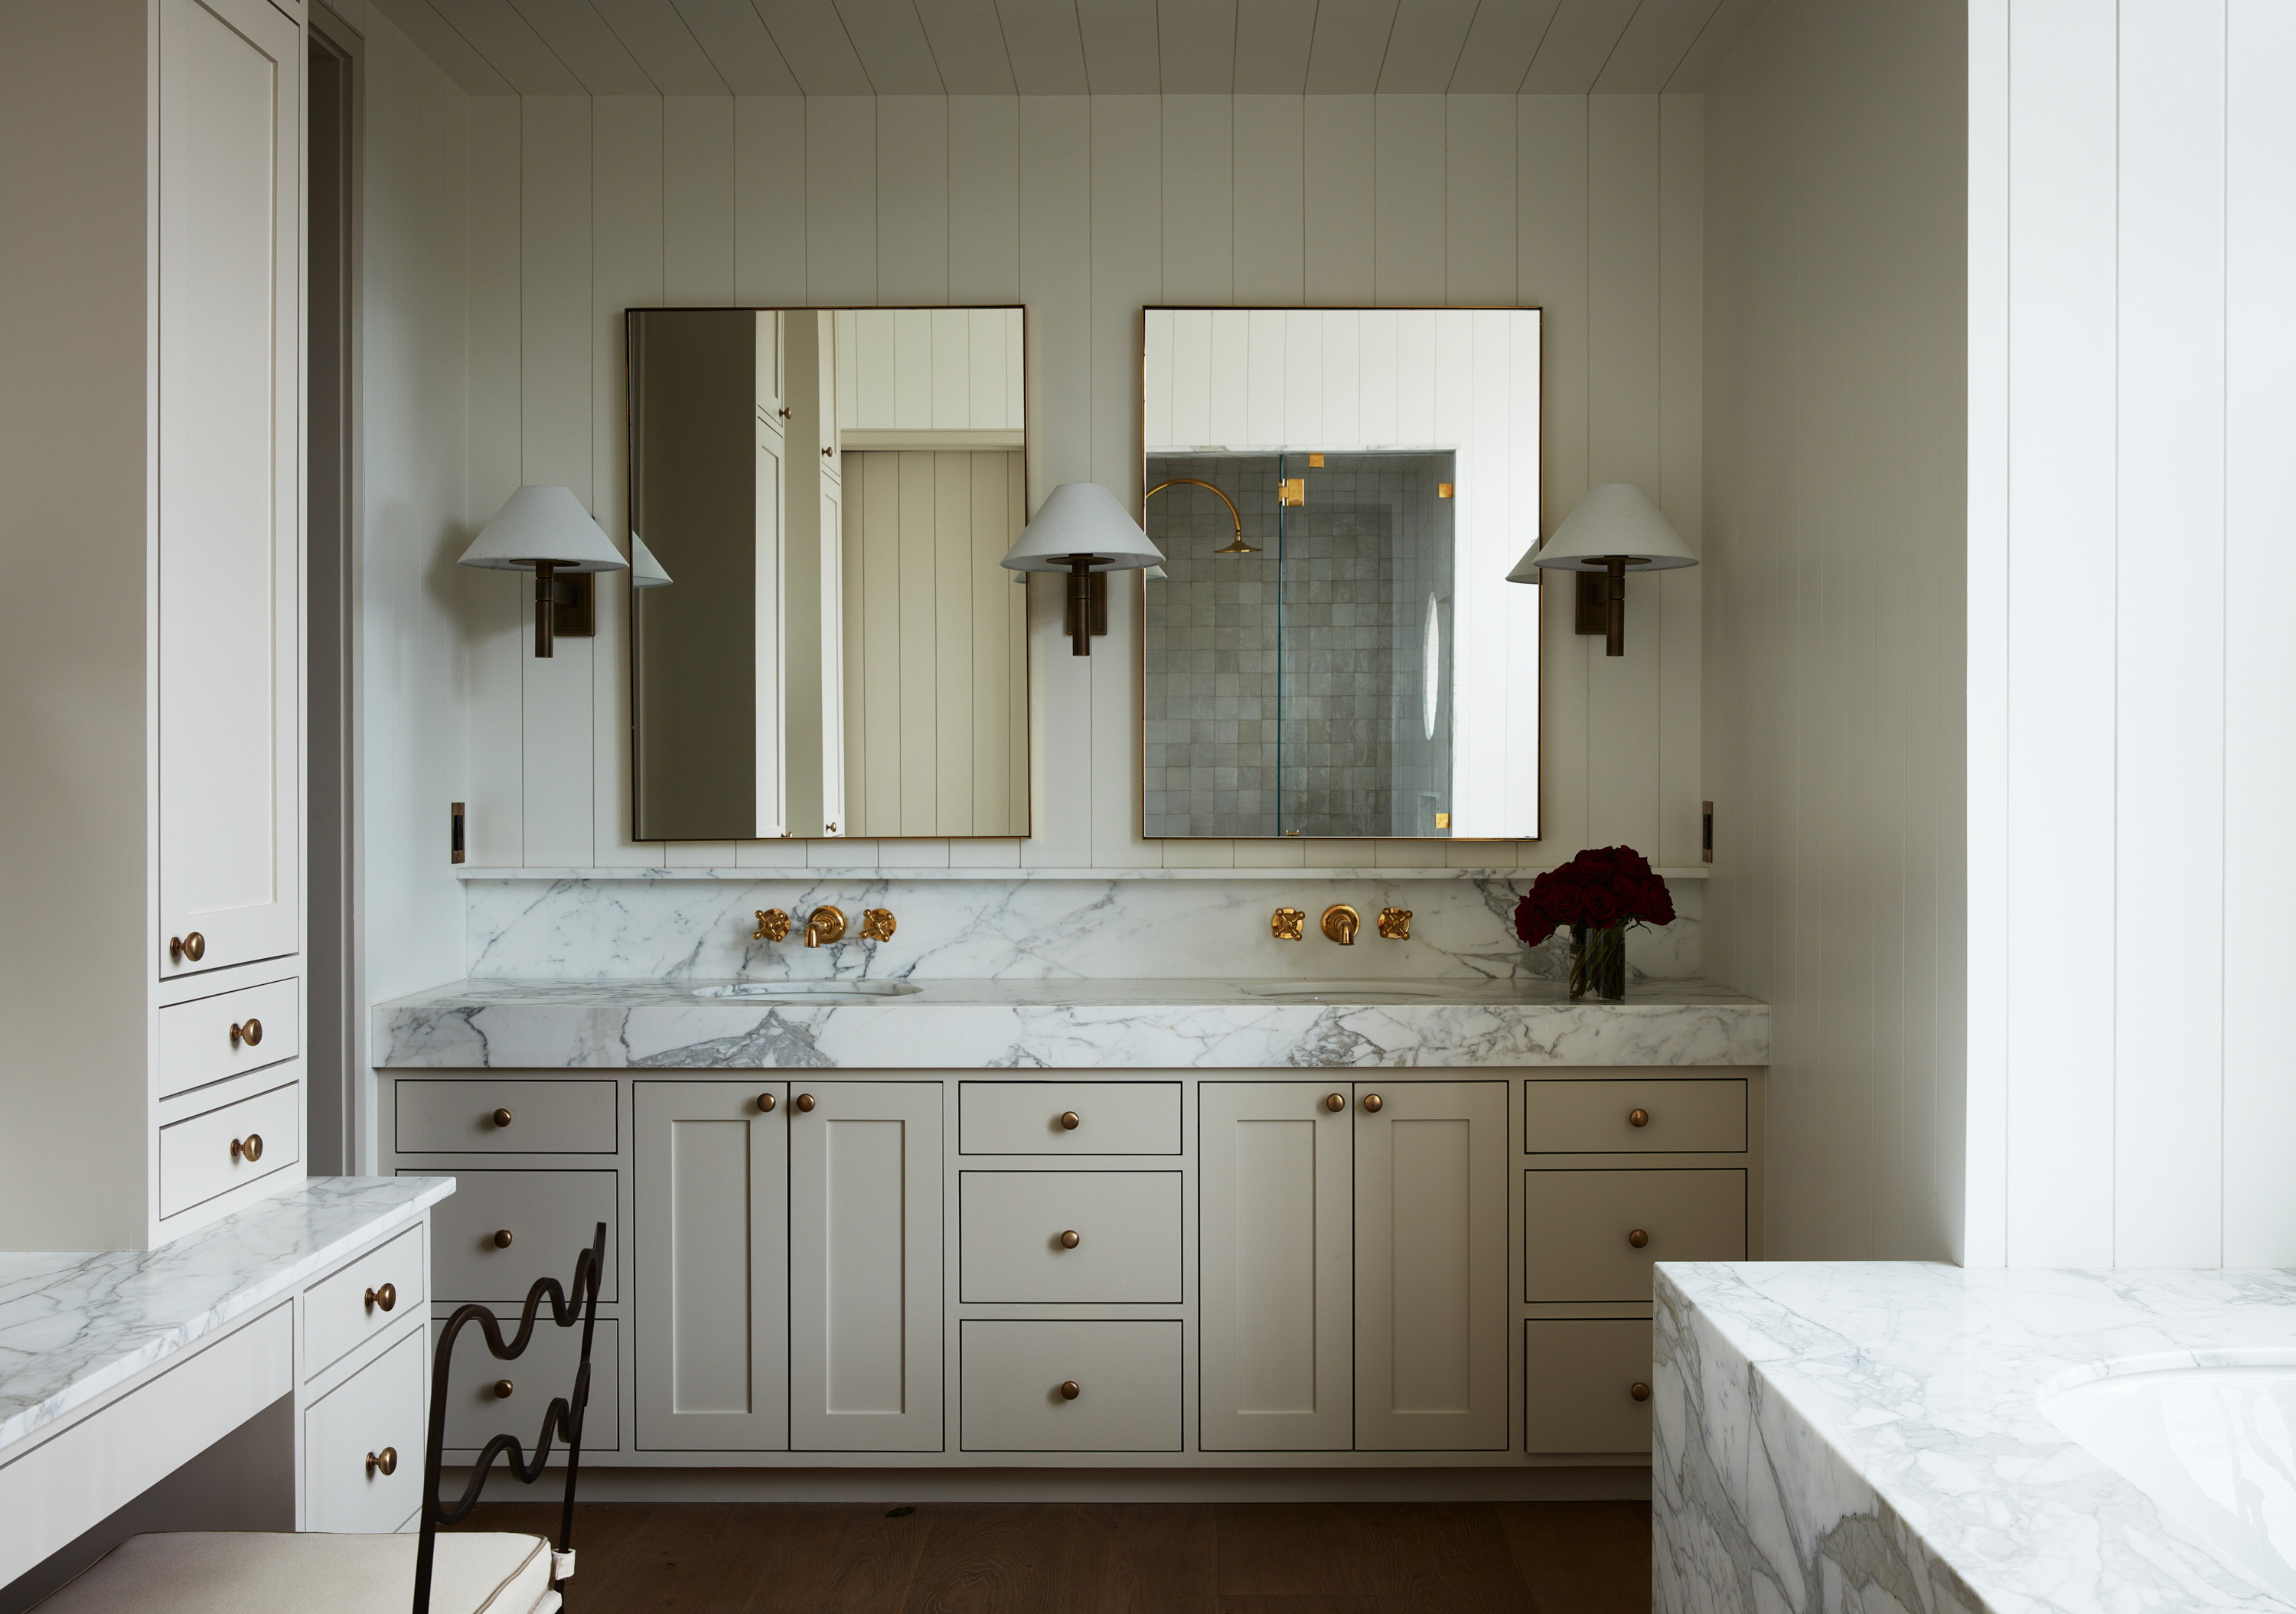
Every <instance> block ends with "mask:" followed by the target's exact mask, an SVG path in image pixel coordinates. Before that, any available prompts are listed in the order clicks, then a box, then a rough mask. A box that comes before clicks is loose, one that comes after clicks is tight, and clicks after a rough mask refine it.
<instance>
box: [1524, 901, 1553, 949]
mask: <svg viewBox="0 0 2296 1614" xmlns="http://www.w3.org/2000/svg"><path fill="white" fill-rule="evenodd" d="M1559 923H1561V921H1559V920H1557V919H1556V918H1555V917H1554V915H1553V914H1549V913H1547V912H1546V910H1545V909H1543V908H1541V907H1540V906H1539V905H1538V897H1537V896H1535V895H1532V894H1528V893H1526V894H1525V896H1524V897H1523V899H1522V900H1521V902H1519V903H1517V904H1515V905H1514V933H1515V934H1516V935H1517V936H1520V937H1521V938H1522V942H1523V946H1527V947H1535V946H1538V944H1539V943H1540V942H1543V941H1545V940H1546V938H1548V937H1550V936H1552V935H1554V927H1555V926H1556V925H1557V924H1559Z"/></svg>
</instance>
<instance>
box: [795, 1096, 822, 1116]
mask: <svg viewBox="0 0 2296 1614" xmlns="http://www.w3.org/2000/svg"><path fill="white" fill-rule="evenodd" d="M819 1102H821V1101H820V1100H819V1099H817V1098H816V1097H814V1096H813V1094H810V1093H800V1094H798V1095H797V1107H798V1108H799V1109H800V1110H804V1111H805V1112H806V1113H807V1114H808V1115H811V1114H812V1113H813V1107H814V1106H815V1105H816V1104H817V1103H819Z"/></svg>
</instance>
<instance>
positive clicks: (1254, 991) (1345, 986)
mask: <svg viewBox="0 0 2296 1614" xmlns="http://www.w3.org/2000/svg"><path fill="white" fill-rule="evenodd" d="M1243 995H1245V996H1246V997H1264V998H1267V999H1268V1000H1269V1001H1271V1002H1274V1003H1279V1004H1375V1003H1382V1002H1385V1001H1387V1000H1389V999H1391V998H1393V999H1401V1000H1404V1001H1406V1002H1415V1003H1418V1002H1435V1001H1439V1000H1441V999H1444V998H1449V997H1456V996H1458V995H1459V988H1458V987H1456V986H1453V985H1451V984H1449V983H1448V982H1446V981H1432V980H1267V981H1258V982H1255V983H1254V984H1252V985H1251V986H1249V987H1244V988H1243Z"/></svg>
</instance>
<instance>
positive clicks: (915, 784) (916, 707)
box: [870, 454, 940, 835]
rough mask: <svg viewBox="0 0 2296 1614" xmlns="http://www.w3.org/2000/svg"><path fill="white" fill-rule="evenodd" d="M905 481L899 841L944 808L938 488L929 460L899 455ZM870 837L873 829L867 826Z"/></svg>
mask: <svg viewBox="0 0 2296 1614" xmlns="http://www.w3.org/2000/svg"><path fill="white" fill-rule="evenodd" d="M892 457H893V459H894V460H895V461H896V462H897V463H898V465H899V472H898V474H899V477H900V510H901V515H900V528H899V531H900V538H899V546H898V550H897V551H896V553H897V555H898V569H899V573H898V575H899V584H898V589H897V591H896V593H895V594H894V595H893V597H894V598H895V599H897V600H898V601H899V602H900V604H899V621H900V638H899V640H898V660H899V665H900V669H901V682H900V697H899V700H900V709H901V722H900V728H899V731H898V733H899V734H900V762H899V769H900V780H901V785H900V814H899V817H898V820H897V823H898V824H899V826H900V827H899V828H898V830H897V831H896V833H898V834H902V835H927V834H931V832H932V829H933V814H934V812H935V811H936V810H937V808H938V807H939V791H937V790H936V788H935V786H934V778H935V776H936V775H937V774H939V771H940V746H939V738H938V736H937V735H936V734H935V733H934V730H933V724H934V719H935V718H936V717H938V716H939V710H938V703H937V702H936V701H935V700H934V698H933V686H934V684H935V683H936V682H937V680H938V677H939V667H938V666H937V665H936V663H937V662H938V660H939V655H938V651H937V648H936V645H935V643H934V639H935V635H934V631H933V629H934V625H935V624H934V601H935V599H936V598H937V597H938V596H939V593H940V587H939V578H938V576H937V575H936V566H935V561H936V556H935V555H934V553H933V552H934V549H935V547H936V545H935V544H934V542H933V518H934V514H935V512H934V498H935V488H934V486H933V461H934V459H935V457H936V456H935V455H930V454H902V455H893V456H892ZM870 827H871V828H872V829H875V828H876V826H875V825H874V824H872V825H871V826H870Z"/></svg>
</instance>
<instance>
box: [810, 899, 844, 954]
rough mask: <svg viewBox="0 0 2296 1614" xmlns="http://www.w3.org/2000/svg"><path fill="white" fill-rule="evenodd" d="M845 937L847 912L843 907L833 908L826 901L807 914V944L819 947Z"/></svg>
mask: <svg viewBox="0 0 2296 1614" xmlns="http://www.w3.org/2000/svg"><path fill="white" fill-rule="evenodd" d="M844 939H845V914H844V911H843V910H842V909H840V908H833V907H832V906H830V905H828V904H827V903H824V904H822V905H821V906H819V907H817V908H816V909H815V910H814V911H813V912H812V913H811V914H808V915H806V921H805V945H806V946H808V947H817V946H821V945H822V944H823V943H824V942H831V941H843V940H844Z"/></svg>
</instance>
